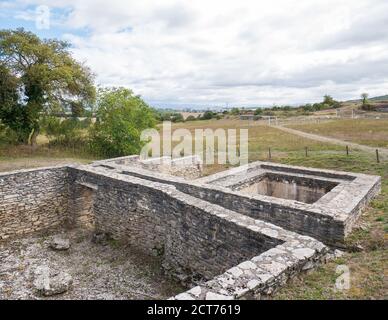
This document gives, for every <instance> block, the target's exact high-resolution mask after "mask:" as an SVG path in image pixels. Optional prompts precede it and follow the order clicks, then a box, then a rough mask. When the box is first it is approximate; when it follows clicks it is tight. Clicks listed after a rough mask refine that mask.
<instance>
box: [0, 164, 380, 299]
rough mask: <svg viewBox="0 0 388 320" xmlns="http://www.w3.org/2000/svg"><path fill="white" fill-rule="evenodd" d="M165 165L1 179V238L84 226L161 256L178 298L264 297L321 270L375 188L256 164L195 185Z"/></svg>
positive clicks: (363, 179) (354, 179)
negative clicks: (182, 288) (179, 288)
mask: <svg viewBox="0 0 388 320" xmlns="http://www.w3.org/2000/svg"><path fill="white" fill-rule="evenodd" d="M163 161H164V165H165V167H164V169H163V170H161V165H160V164H158V161H157V159H153V160H152V161H147V162H141V161H140V160H139V158H138V157H124V158H119V159H110V160H106V161H98V162H95V163H93V164H91V165H69V166H63V167H52V168H40V169H33V170H20V171H16V172H8V173H1V174H0V241H4V240H9V239H12V237H16V236H22V235H23V234H27V233H31V232H35V231H40V230H43V229H49V228H53V227H58V226H61V225H68V226H73V227H78V228H79V227H82V228H87V229H88V230H92V231H93V232H96V233H105V234H109V236H110V237H112V238H113V239H116V240H117V241H120V242H122V243H127V244H129V245H131V246H132V247H134V248H136V249H139V250H141V251H142V252H144V253H147V254H150V255H159V256H161V257H162V258H163V269H164V271H165V272H166V274H168V275H169V276H171V277H174V278H176V279H179V280H180V281H182V282H184V283H186V284H189V285H190V286H194V287H192V289H190V290H189V291H188V292H185V293H181V294H178V295H177V296H176V297H174V299H214V298H220V299H235V298H241V297H248V298H249V297H260V296H261V295H263V294H270V293H271V292H273V290H275V289H276V288H278V287H279V286H281V285H282V284H284V283H285V282H286V281H287V279H289V278H291V277H293V276H295V275H296V274H298V273H299V272H302V271H303V270H307V269H310V268H312V267H314V266H315V265H316V264H318V263H321V262H323V261H325V259H326V258H327V253H328V251H329V247H328V246H327V245H341V244H342V243H343V240H344V239H345V237H346V235H347V234H348V233H349V232H350V230H351V228H352V226H353V224H354V222H355V221H356V219H357V217H358V215H359V214H360V212H361V209H362V208H363V207H364V206H365V205H366V204H367V202H368V201H369V200H370V199H371V198H372V197H373V196H374V195H375V194H376V193H378V191H379V188H380V182H381V181H380V178H379V177H375V176H368V175H361V174H353V173H344V172H335V171H327V170H317V169H307V168H300V167H291V166H283V165H278V164H273V163H264V162H257V163H252V164H250V165H247V166H243V167H239V168H235V169H232V170H229V171H226V172H221V173H218V174H215V175H212V176H209V177H200V172H201V169H202V167H201V164H200V163H199V162H198V160H197V159H182V160H180V161H171V160H167V161H166V159H164V160H163ZM166 163H167V165H166ZM182 164H184V165H182ZM160 171H162V172H163V173H160ZM173 173H176V174H177V175H178V176H174V175H172V174H173ZM194 177H196V179H194ZM322 242H323V243H322Z"/></svg>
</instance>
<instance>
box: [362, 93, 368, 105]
mask: <svg viewBox="0 0 388 320" xmlns="http://www.w3.org/2000/svg"><path fill="white" fill-rule="evenodd" d="M368 97H369V94H367V93H362V94H361V99H362V105H363V106H365V105H366V104H367V103H368Z"/></svg>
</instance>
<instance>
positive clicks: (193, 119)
mask: <svg viewBox="0 0 388 320" xmlns="http://www.w3.org/2000/svg"><path fill="white" fill-rule="evenodd" d="M195 120H197V118H196V117H194V116H193V115H192V114H191V115H189V116H188V117H187V118H186V121H195Z"/></svg>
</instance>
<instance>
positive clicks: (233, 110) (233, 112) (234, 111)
mask: <svg viewBox="0 0 388 320" xmlns="http://www.w3.org/2000/svg"><path fill="white" fill-rule="evenodd" d="M230 114H231V115H233V116H238V115H239V114H240V109H239V108H232V110H230Z"/></svg>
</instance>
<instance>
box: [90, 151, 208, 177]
mask: <svg viewBox="0 0 388 320" xmlns="http://www.w3.org/2000/svg"><path fill="white" fill-rule="evenodd" d="M94 165H100V166H108V167H109V166H114V165H122V166H129V167H133V168H141V169H145V170H149V171H154V172H159V173H164V174H169V175H173V176H177V177H182V178H184V179H187V180H193V179H197V178H199V177H201V176H202V171H203V164H202V160H201V158H200V157H199V156H197V155H193V156H186V157H180V158H173V159H172V158H171V157H167V156H163V157H159V158H149V159H146V160H141V159H140V157H139V156H137V155H135V156H127V157H119V158H114V159H108V160H101V161H96V162H94Z"/></svg>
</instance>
